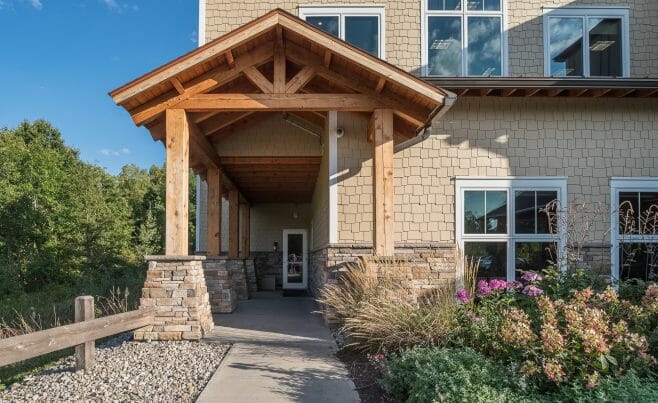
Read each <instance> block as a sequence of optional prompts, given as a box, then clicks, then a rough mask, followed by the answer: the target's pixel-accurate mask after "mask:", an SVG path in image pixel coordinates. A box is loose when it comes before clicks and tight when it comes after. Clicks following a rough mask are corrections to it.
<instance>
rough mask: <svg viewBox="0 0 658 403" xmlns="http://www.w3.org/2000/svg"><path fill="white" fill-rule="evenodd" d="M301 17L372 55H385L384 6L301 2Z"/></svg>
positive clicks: (381, 56) (382, 56)
mask: <svg viewBox="0 0 658 403" xmlns="http://www.w3.org/2000/svg"><path fill="white" fill-rule="evenodd" d="M299 18H301V19H303V20H306V22H308V23H309V24H311V25H315V26H316V27H318V28H320V29H322V30H323V31H325V32H328V33H330V34H331V35H334V36H336V37H338V38H340V39H342V40H344V41H345V42H347V43H350V44H352V45H354V46H356V47H358V48H361V49H363V50H365V51H366V52H368V53H370V54H371V55H373V56H377V57H379V58H382V59H383V58H384V29H383V27H384V7H381V6H362V5H360V6H358V7H354V6H349V5H345V6H341V7H326V6H301V7H299Z"/></svg>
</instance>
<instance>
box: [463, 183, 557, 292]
mask: <svg viewBox="0 0 658 403" xmlns="http://www.w3.org/2000/svg"><path fill="white" fill-rule="evenodd" d="M466 190H482V191H486V190H504V191H506V192H507V234H485V235H483V234H464V192H465V191H466ZM517 190H529V191H530V190H532V191H541V190H556V191H557V192H558V204H559V206H558V208H561V209H564V208H565V207H566V205H567V177H564V176H542V177H527V176H522V177H505V178H500V177H473V176H467V177H456V178H455V225H456V238H457V246H458V247H459V250H461V251H463V250H464V242H465V241H477V242H507V280H508V281H514V280H515V276H516V273H515V254H516V243H517V242H544V241H545V242H550V241H555V242H557V244H558V248H559V249H560V250H561V251H564V249H565V246H566V245H565V241H566V228H565V227H564V226H563V225H561V223H560V224H559V225H561V228H559V230H558V233H557V234H554V235H551V234H515V233H514V229H515V228H516V223H515V214H514V198H513V197H511V196H512V195H513V192H514V191H517ZM461 263H462V264H460V265H459V266H458V267H459V268H458V271H459V272H458V274H457V279H458V282H459V281H461V279H463V276H464V266H463V262H461ZM458 286H459V284H458Z"/></svg>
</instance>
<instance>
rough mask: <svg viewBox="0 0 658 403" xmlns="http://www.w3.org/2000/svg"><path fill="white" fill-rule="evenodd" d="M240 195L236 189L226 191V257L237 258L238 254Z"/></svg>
mask: <svg viewBox="0 0 658 403" xmlns="http://www.w3.org/2000/svg"><path fill="white" fill-rule="evenodd" d="M239 199H240V195H239V194H238V191H237V189H231V190H229V192H228V257H231V258H237V257H239V256H240V251H239V248H240V244H239V243H238V242H239V237H240V217H239V211H238V210H239V209H240V204H239V203H240V200H239Z"/></svg>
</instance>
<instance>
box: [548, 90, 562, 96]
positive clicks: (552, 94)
mask: <svg viewBox="0 0 658 403" xmlns="http://www.w3.org/2000/svg"><path fill="white" fill-rule="evenodd" d="M563 92H564V88H551V89H549V90H546V95H547V96H549V97H556V96H558V95H560V94H562V93H563Z"/></svg>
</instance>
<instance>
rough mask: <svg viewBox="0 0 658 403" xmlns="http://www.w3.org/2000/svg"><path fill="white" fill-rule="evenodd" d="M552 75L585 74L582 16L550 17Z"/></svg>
mask: <svg viewBox="0 0 658 403" xmlns="http://www.w3.org/2000/svg"><path fill="white" fill-rule="evenodd" d="M548 25H549V32H550V36H549V38H550V55H551V75H552V76H582V75H583V20H582V18H572V17H568V18H549V19H548Z"/></svg>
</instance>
